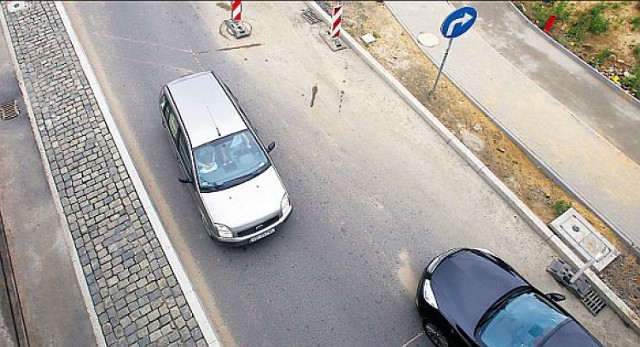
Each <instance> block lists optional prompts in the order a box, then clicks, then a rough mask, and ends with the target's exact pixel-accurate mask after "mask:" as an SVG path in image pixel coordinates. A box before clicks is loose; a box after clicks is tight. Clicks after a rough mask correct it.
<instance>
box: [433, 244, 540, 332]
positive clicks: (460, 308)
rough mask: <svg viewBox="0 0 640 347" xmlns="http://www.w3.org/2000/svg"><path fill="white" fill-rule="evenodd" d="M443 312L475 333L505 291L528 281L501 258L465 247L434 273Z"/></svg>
mask: <svg viewBox="0 0 640 347" xmlns="http://www.w3.org/2000/svg"><path fill="white" fill-rule="evenodd" d="M431 288H432V289H433V292H434V295H435V297H436V301H437V303H438V308H439V310H440V312H442V314H443V315H444V316H445V317H446V318H447V319H448V320H449V321H450V322H451V323H452V325H454V326H456V325H457V326H458V327H459V328H460V329H462V330H463V331H464V333H465V334H467V336H473V333H474V330H475V328H476V326H477V324H478V322H479V321H480V319H481V318H482V316H483V315H484V314H485V312H486V311H487V310H488V309H489V307H491V305H493V304H494V303H495V302H496V301H498V300H499V299H500V298H501V297H503V296H504V295H505V294H507V293H509V292H511V291H513V290H514V289H516V288H531V286H530V285H529V283H528V282H527V281H526V280H525V279H524V278H522V277H521V276H520V275H519V274H518V273H517V272H515V270H513V269H512V268H511V267H510V266H509V265H507V264H506V263H505V262H503V261H502V260H500V259H498V258H496V257H493V256H491V255H488V254H485V253H483V252H481V251H478V250H471V249H462V250H460V251H458V252H456V253H453V254H451V255H450V256H448V257H447V258H445V259H444V260H442V262H441V263H440V264H439V265H438V266H437V268H436V269H435V271H434V273H433V275H432V276H431Z"/></svg>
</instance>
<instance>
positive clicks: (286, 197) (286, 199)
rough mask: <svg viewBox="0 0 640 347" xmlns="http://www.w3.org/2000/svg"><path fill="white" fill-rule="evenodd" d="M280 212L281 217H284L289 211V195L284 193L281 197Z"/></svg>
mask: <svg viewBox="0 0 640 347" xmlns="http://www.w3.org/2000/svg"><path fill="white" fill-rule="evenodd" d="M280 210H281V211H282V215H283V216H284V215H286V214H288V213H289V212H290V211H291V203H289V194H287V193H284V196H283V197H282V201H281V202H280Z"/></svg>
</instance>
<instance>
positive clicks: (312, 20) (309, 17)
mask: <svg viewBox="0 0 640 347" xmlns="http://www.w3.org/2000/svg"><path fill="white" fill-rule="evenodd" d="M301 15H302V18H304V19H305V20H306V21H307V22H309V24H311V25H313V24H317V23H320V18H318V16H316V14H315V13H314V12H313V11H311V10H304V11H302V14H301Z"/></svg>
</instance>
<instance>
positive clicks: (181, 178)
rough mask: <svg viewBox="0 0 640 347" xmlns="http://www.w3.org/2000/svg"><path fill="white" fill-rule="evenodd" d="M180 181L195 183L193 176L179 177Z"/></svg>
mask: <svg viewBox="0 0 640 347" xmlns="http://www.w3.org/2000/svg"><path fill="white" fill-rule="evenodd" d="M178 181H180V182H181V183H193V180H192V179H191V178H188V177H187V178H183V177H179V178H178Z"/></svg>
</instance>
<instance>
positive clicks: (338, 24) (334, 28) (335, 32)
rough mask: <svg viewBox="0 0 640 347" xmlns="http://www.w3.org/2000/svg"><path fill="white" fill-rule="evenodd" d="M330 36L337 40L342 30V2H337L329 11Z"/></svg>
mask: <svg viewBox="0 0 640 347" xmlns="http://www.w3.org/2000/svg"><path fill="white" fill-rule="evenodd" d="M331 23H332V24H331V38H332V39H334V40H337V39H339V38H340V32H341V31H342V4H341V3H338V5H336V6H335V7H333V11H332V12H331Z"/></svg>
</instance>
